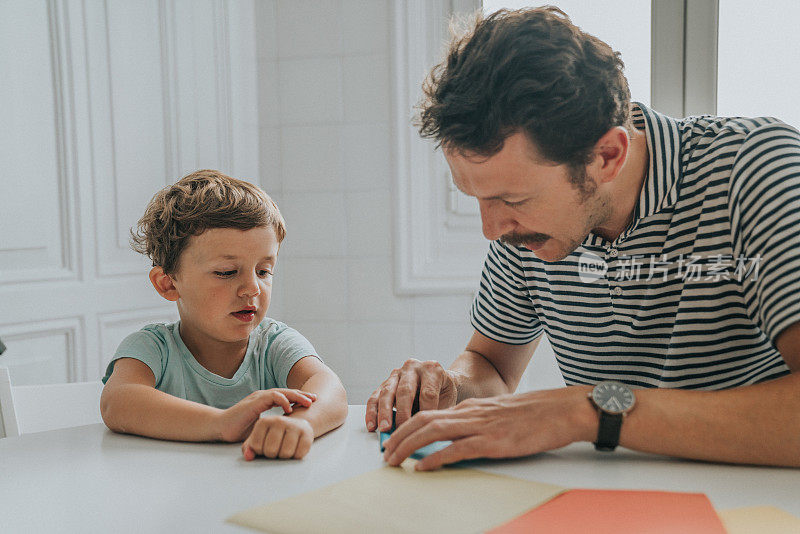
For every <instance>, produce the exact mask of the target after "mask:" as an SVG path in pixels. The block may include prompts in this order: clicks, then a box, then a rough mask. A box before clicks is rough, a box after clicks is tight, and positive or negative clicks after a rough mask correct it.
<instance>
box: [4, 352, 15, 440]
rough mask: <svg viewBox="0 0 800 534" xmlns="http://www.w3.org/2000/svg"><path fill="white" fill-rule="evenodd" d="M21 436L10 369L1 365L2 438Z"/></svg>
mask: <svg viewBox="0 0 800 534" xmlns="http://www.w3.org/2000/svg"><path fill="white" fill-rule="evenodd" d="M6 436H9V437H12V436H19V425H17V413H16V411H15V410H14V399H13V398H12V396H11V378H10V376H9V374H8V368H7V367H3V366H1V365H0V438H4V437H6Z"/></svg>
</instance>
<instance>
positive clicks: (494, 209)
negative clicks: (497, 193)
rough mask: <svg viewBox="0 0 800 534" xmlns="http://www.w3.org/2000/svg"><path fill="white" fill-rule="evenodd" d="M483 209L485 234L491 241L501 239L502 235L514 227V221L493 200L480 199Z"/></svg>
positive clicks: (482, 219)
mask: <svg viewBox="0 0 800 534" xmlns="http://www.w3.org/2000/svg"><path fill="white" fill-rule="evenodd" d="M478 203H479V205H480V210H481V223H482V226H483V235H484V237H485V238H486V239H488V240H489V241H494V240H496V239H500V236H502V235H505V234H507V233H508V232H509V231H511V230H513V229H514V221H513V219H511V218H510V217H508V216H507V215H506V214H504V213H503V211H504V210H503V209H502V208H501V207H500V206H497V205H495V204H494V203H493V202H492V203H490V202H484V201H478Z"/></svg>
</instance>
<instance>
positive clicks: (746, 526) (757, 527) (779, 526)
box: [718, 506, 800, 534]
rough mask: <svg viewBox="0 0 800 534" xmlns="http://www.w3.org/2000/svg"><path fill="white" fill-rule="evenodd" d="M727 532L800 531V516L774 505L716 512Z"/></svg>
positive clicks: (770, 533) (775, 533)
mask: <svg viewBox="0 0 800 534" xmlns="http://www.w3.org/2000/svg"><path fill="white" fill-rule="evenodd" d="M718 514H719V517H720V518H721V519H722V522H723V523H724V524H725V528H726V529H728V534H787V533H789V532H800V518H798V517H795V516H793V515H792V514H790V513H788V512H784V511H783V510H781V509H780V508H775V507H774V506H751V507H748V508H734V509H732V510H724V511H721V512H718Z"/></svg>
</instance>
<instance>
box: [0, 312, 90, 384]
mask: <svg viewBox="0 0 800 534" xmlns="http://www.w3.org/2000/svg"><path fill="white" fill-rule="evenodd" d="M83 332H84V328H83V320H82V318H80V317H65V318H60V319H47V320H44V321H36V322H26V323H10V324H4V325H2V327H0V333H2V336H3V341H4V342H5V344H6V346H7V347H8V352H7V353H6V355H7V356H12V355H16V354H17V352H16V349H15V346H17V344H18V343H20V342H23V343H24V342H25V341H29V340H33V339H37V338H43V337H50V336H62V335H63V336H64V337H65V354H64V358H65V360H66V364H67V367H66V369H65V373H66V377H67V381H68V382H76V381H78V380H81V379H83V377H84V369H85V363H86V362H85V351H84V349H83V347H84V335H83ZM34 358H35V356H34ZM40 359H41V358H40ZM17 360H18V361H19V360H23V359H22V358H17ZM7 361H8V358H7V357H6V358H5V362H4V365H5V364H7V363H6V362H7ZM13 367H15V365H13V364H11V365H10V368H12V369H13ZM12 374H13V372H12ZM12 380H13V376H12Z"/></svg>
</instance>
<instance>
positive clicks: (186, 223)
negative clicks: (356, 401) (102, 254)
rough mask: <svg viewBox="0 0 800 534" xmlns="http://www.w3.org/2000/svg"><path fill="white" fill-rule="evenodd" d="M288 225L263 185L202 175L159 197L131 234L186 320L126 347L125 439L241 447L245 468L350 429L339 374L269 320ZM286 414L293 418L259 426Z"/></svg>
mask: <svg viewBox="0 0 800 534" xmlns="http://www.w3.org/2000/svg"><path fill="white" fill-rule="evenodd" d="M285 235H286V229H285V225H284V221H283V217H282V216H281V214H280V212H279V211H278V207H277V206H276V205H275V203H274V202H273V201H272V199H271V198H270V197H269V196H268V195H267V194H266V193H264V192H263V191H262V190H261V189H259V188H258V187H256V186H254V185H252V184H249V183H247V182H243V181H241V180H236V179H234V178H231V177H229V176H225V175H224V174H221V173H219V172H217V171H211V170H203V171H197V172H195V173H193V174H190V175H189V176H186V177H184V178H182V179H181V180H180V181H178V182H177V183H176V184H174V185H172V186H170V187H166V188H164V189H162V190H161V191H160V192H158V193H157V194H156V195H155V196H154V197H153V199H152V200H151V201H150V204H149V205H148V206H147V209H146V211H145V214H144V216H143V217H142V218H141V219H140V220H139V224H138V232H137V233H134V232H131V236H132V244H133V248H134V249H135V250H136V251H137V252H140V253H142V254H146V255H147V256H149V257H150V259H151V260H152V261H153V269H152V270H151V271H150V281H151V282H152V284H153V287H154V288H155V289H156V291H157V292H158V294H159V295H161V296H162V297H164V298H165V299H167V300H169V301H173V302H175V303H176V304H177V306H178V314H179V316H180V321H178V322H177V323H172V324H152V325H148V326H146V327H144V328H143V329H142V330H140V331H138V332H135V333H133V334H131V335H129V336H128V337H127V338H125V340H124V341H123V342H122V343H121V344H120V346H119V348H118V349H117V352H116V354H115V355H114V359H113V360H112V361H111V363H109V365H108V369H107V370H106V376H105V378H104V379H103V381H104V382H105V384H106V385H105V388H104V390H103V395H102V397H101V400H100V411H101V413H102V416H103V421H105V423H106V425H107V426H108V427H109V428H110V429H111V430H114V431H115V432H125V433H130V434H140V435H143V436H150V437H153V438H159V439H170V440H180V441H228V442H239V441H244V443H242V454H243V455H244V457H245V459H246V460H252V459H253V458H255V457H256V456H257V455H263V456H266V457H268V458H302V457H303V456H305V454H306V453H307V452H308V450H309V448H310V447H311V443H312V441H313V440H314V438H315V437H317V436H320V435H322V434H324V433H326V432H328V431H330V430H332V429H334V428H336V427H338V426H339V425H341V424H342V422H343V421H344V418H345V416H346V415H347V397H346V394H345V391H344V388H343V387H342V384H341V382H340V381H339V379H338V377H337V376H336V375H335V374H334V373H333V371H331V370H330V369H329V368H328V367H327V366H326V365H325V364H323V363H322V361H321V360H320V359H319V358H318V357H317V355H316V352H315V351H314V347H312V346H311V343H309V342H308V340H306V339H305V338H304V337H303V336H302V335H300V333H299V332H297V331H296V330H294V329H292V328H289V327H288V326H286V325H285V324H283V323H280V322H278V321H275V320H273V319H270V318H268V317H265V314H266V312H267V308H269V302H270V295H271V292H272V277H273V273H274V270H275V262H276V261H277V259H278V249H279V248H280V244H281V241H283V238H284V236H285ZM274 406H280V407H281V408H283V411H284V412H285V413H284V415H269V416H264V417H261V413H262V412H263V411H265V410H267V409H269V408H272V407H274Z"/></svg>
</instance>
